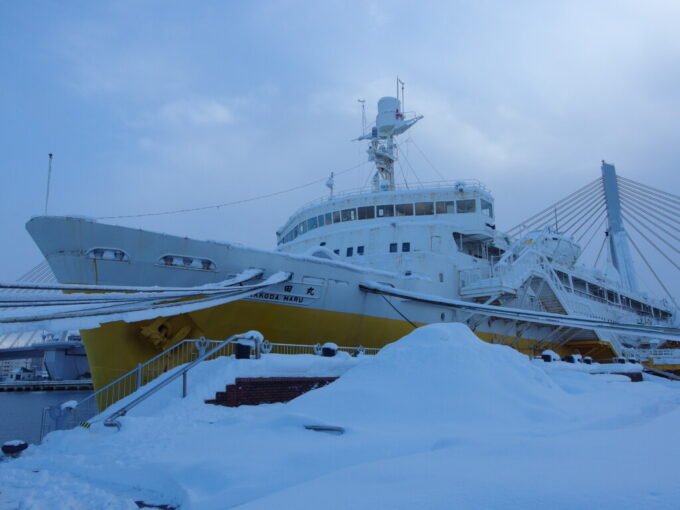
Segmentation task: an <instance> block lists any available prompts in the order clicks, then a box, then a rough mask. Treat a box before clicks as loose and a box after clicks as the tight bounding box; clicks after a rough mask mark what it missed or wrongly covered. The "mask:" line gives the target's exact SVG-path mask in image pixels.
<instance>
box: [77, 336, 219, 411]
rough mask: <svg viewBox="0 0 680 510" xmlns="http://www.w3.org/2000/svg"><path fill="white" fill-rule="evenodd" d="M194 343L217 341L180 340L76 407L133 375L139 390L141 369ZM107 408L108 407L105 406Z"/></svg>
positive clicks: (79, 403)
mask: <svg viewBox="0 0 680 510" xmlns="http://www.w3.org/2000/svg"><path fill="white" fill-rule="evenodd" d="M196 342H205V343H217V342H218V340H206V339H205V338H200V339H198V340H196V339H185V340H182V341H181V342H178V343H176V344H175V345H173V346H172V347H170V348H169V349H166V350H164V351H162V352H160V353H158V354H156V355H155V356H154V357H153V358H149V359H148V360H146V361H145V362H144V363H140V364H138V365H137V367H135V368H133V369H132V370H130V371H129V372H126V373H125V374H123V375H121V376H120V377H119V378H118V379H114V380H113V381H111V382H110V383H108V384H107V385H106V386H102V387H101V388H99V389H98V390H97V391H95V392H94V393H92V394H91V395H88V396H87V397H85V398H84V399H83V400H81V401H80V402H78V404H77V406H76V407H79V406H81V405H83V404H85V403H86V402H88V401H89V400H92V399H95V398H97V397H98V396H100V395H102V394H104V392H106V391H108V390H109V389H111V388H112V387H113V386H115V385H116V384H118V383H120V382H121V381H124V380H125V379H127V378H128V377H130V376H131V375H133V374H134V375H136V376H137V377H136V383H137V388H135V389H139V386H141V384H140V382H141V381H140V376H141V371H142V369H144V368H145V367H147V366H149V365H150V364H151V363H153V362H154V361H156V360H158V359H160V358H162V357H163V356H168V355H170V354H172V353H174V352H176V351H178V350H180V349H181V347H182V346H183V345H185V344H188V343H196ZM199 352H200V348H199ZM125 396H127V395H125ZM113 403H114V402H112V404H113ZM107 407H108V406H107ZM103 410H104V409H102V411H103Z"/></svg>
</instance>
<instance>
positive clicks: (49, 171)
mask: <svg viewBox="0 0 680 510" xmlns="http://www.w3.org/2000/svg"><path fill="white" fill-rule="evenodd" d="M47 156H48V158H49V160H48V163H47V192H46V193H45V216H47V204H48V202H49V201H50V180H51V179H52V156H53V154H52V153H51V152H50V153H49V154H48V155H47Z"/></svg>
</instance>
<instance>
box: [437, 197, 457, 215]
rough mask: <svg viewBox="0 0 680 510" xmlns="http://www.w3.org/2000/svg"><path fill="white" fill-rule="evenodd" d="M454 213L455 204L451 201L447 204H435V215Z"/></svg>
mask: <svg viewBox="0 0 680 510" xmlns="http://www.w3.org/2000/svg"><path fill="white" fill-rule="evenodd" d="M455 212H456V203H455V202H454V201H453V200H451V201H448V202H437V214H453V213H455Z"/></svg>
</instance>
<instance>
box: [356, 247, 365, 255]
mask: <svg viewBox="0 0 680 510" xmlns="http://www.w3.org/2000/svg"><path fill="white" fill-rule="evenodd" d="M363 254H364V247H363V246H357V255H363Z"/></svg>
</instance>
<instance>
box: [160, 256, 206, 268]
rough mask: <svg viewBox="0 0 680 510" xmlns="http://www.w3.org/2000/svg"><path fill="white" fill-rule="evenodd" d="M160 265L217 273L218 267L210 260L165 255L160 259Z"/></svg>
mask: <svg viewBox="0 0 680 510" xmlns="http://www.w3.org/2000/svg"><path fill="white" fill-rule="evenodd" d="M157 263H158V264H160V265H162V266H168V267H179V268H183V269H202V270H204V271H215V270H216V269H217V267H216V266H215V263H214V262H213V261H212V260H210V259H202V258H198V257H185V256H183V255H163V256H162V257H159V258H158V262H157Z"/></svg>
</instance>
